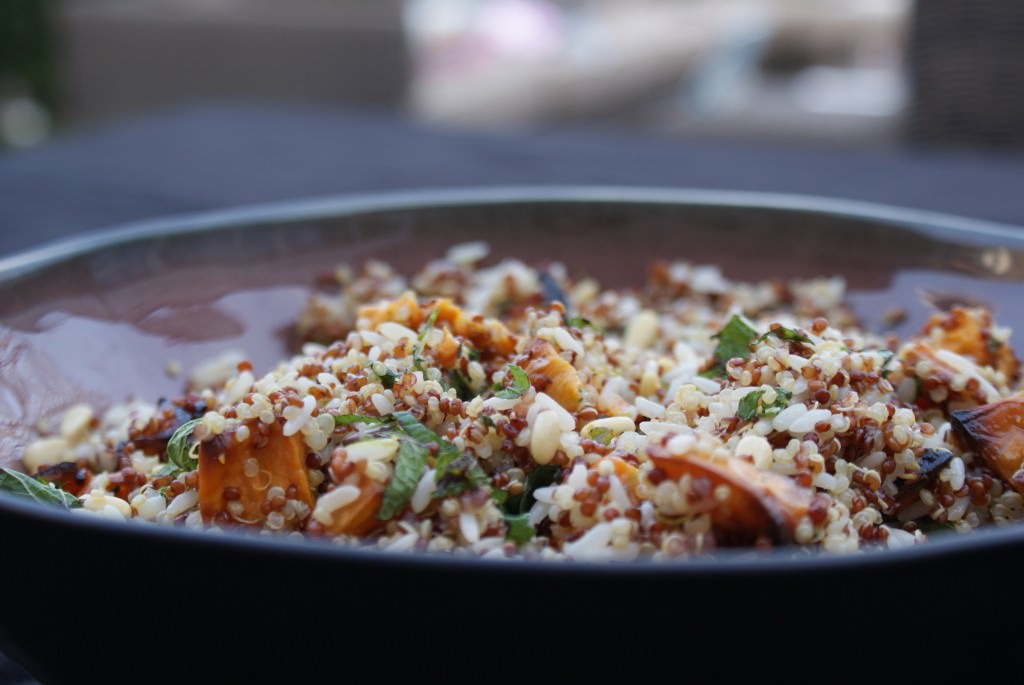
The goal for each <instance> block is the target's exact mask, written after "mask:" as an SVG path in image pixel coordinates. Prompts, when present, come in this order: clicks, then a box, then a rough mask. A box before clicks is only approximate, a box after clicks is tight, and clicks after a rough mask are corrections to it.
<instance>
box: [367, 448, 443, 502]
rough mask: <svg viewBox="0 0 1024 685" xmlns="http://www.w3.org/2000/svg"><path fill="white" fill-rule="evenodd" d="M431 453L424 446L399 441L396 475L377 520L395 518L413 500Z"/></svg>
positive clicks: (390, 482) (385, 495)
mask: <svg viewBox="0 0 1024 685" xmlns="http://www.w3.org/2000/svg"><path fill="white" fill-rule="evenodd" d="M429 457H430V451H429V450H428V449H427V448H426V447H424V446H423V445H421V444H419V443H417V442H415V441H413V440H408V439H403V440H399V442H398V456H397V457H395V473H394V475H393V476H392V477H391V480H390V481H388V487H387V489H385V490H384V499H383V501H382V502H381V505H380V511H379V512H377V518H378V519H380V520H381V521H387V520H390V519H392V518H394V516H395V514H397V513H398V512H400V511H401V510H402V509H403V508H404V507H405V505H406V503H408V501H409V500H410V499H412V494H413V492H414V491H415V490H416V485H417V484H418V483H419V482H420V477H421V476H422V475H423V471H424V469H426V467H427V460H428V459H429Z"/></svg>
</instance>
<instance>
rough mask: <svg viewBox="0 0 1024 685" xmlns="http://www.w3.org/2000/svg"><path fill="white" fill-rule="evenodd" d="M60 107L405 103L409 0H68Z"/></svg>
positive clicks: (110, 113) (61, 39)
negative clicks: (405, 24) (405, 25)
mask: <svg viewBox="0 0 1024 685" xmlns="http://www.w3.org/2000/svg"><path fill="white" fill-rule="evenodd" d="M56 35H57V55H56V64H57V69H56V71H57V74H58V81H59V82H58V107H59V117H60V120H61V121H62V122H64V123H73V124H77V123H82V122H95V121H102V120H110V119H116V118H119V117H123V116H128V115H137V114H141V113H145V112H148V111H153V110H157V109H160V108H165V107H168V106H180V105H186V104H190V103H196V102H202V101H220V102H223V101H235V102H237V101H256V102H281V101H287V102H300V103H319V104H334V105H346V104H358V105H371V106H382V107H401V106H402V105H403V104H404V101H405V96H406V89H407V82H408V79H409V72H410V66H409V56H408V50H407V49H406V40H405V33H404V28H403V24H402V0H66V1H65V2H63V3H60V4H59V6H58V8H57V13H56Z"/></svg>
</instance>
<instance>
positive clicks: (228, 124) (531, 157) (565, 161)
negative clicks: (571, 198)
mask: <svg viewBox="0 0 1024 685" xmlns="http://www.w3.org/2000/svg"><path fill="white" fill-rule="evenodd" d="M553 184H573V185H578V184H603V185H631V186H659V187H692V188H720V189H733V190H756V191H774V192H785V193H800V194H810V195H822V196H833V197H842V198H850V199H856V200H867V201H872V202H882V203H888V204H895V205H902V206H907V207H914V208H920V209H928V210H933V211H942V212H949V213H954V214H960V215H964V216H970V217H975V218H982V219H989V220H994V221H1001V222H1007V223H1013V224H1018V225H1022V226H1024V158H1019V157H1011V156H1002V155H998V154H992V153H989V154H982V153H977V152H965V151H958V152H952V151H921V150H917V151H911V150H888V151H881V150H822V149H794V148H793V147H791V146H780V145H775V146H773V145H754V144H749V143H724V142H707V141H696V140H687V139H667V138H658V137H653V136H643V135H639V134H628V133H624V132H611V131H606V130H595V129H560V130H548V131H543V132H536V133H531V134H511V133H509V134H497V133H483V132H475V133H474V132H465V131H452V130H439V129H432V128H427V127H423V126H418V125H414V124H411V123H409V122H407V121H403V120H401V119H398V118H396V117H393V116H391V115H383V114H375V113H353V112H338V111H325V110H311V109H294V108H271V107H253V106H244V107H243V106H221V107H207V108H203V109H193V110H186V111H180V112H174V113H169V114H166V115H163V116H160V117H157V118H150V119H146V120H142V121H137V122H133V123H129V124H123V125H120V126H117V127H113V128H108V129H100V130H93V131H87V132H79V133H75V134H70V135H67V136H65V137H63V138H60V139H58V140H57V141H55V142H53V143H51V144H49V145H46V146H44V147H41V148H38V149H33V150H28V151H24V152H11V153H7V154H4V155H0V255H4V254H8V253H10V252H14V251H18V250H22V249H26V248H29V247H31V246H33V245H37V244H39V243H42V242H46V241H51V240H57V239H59V238H61V237H64V236H68V235H71V234H74V233H77V232H82V231H91V230H97V229H101V228H104V227H106V226H111V225H114V224H117V223H120V222H126V221H134V220H138V219H146V218H151V217H156V216H162V215H170V214H184V213H189V212H196V211H202V210H207V209H218V208H224V207H229V206H233V205H241V204H250V203H261V204H262V203H266V202H272V201H276V200H289V199H297V198H303V197H311V196H324V195H333V194H339V193H353V192H365V191H379V190H395V189H410V188H439V187H458V186H493V185H553ZM31 682H33V681H32V680H31V679H30V678H29V677H28V676H26V675H25V674H24V673H22V672H21V671H20V670H19V669H17V667H16V666H14V665H13V664H12V663H11V662H10V661H7V660H5V659H4V657H3V656H2V655H0V685H11V684H14V683H18V684H19V685H20V684H22V683H31Z"/></svg>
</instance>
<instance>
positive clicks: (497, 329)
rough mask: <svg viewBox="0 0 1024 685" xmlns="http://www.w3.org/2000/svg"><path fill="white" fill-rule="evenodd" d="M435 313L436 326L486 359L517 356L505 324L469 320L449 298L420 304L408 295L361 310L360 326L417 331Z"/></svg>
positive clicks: (511, 337) (511, 336)
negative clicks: (392, 324) (398, 326)
mask: <svg viewBox="0 0 1024 685" xmlns="http://www.w3.org/2000/svg"><path fill="white" fill-rule="evenodd" d="M434 311H436V312H437V318H436V319H435V320H434V325H435V326H439V327H442V328H447V329H448V330H450V331H451V332H452V333H453V334H454V335H456V336H458V337H461V338H465V339H466V340H468V341H470V342H471V343H472V344H473V347H474V348H476V349H477V350H478V351H479V352H480V354H481V355H482V356H484V357H507V356H509V355H511V354H514V353H515V351H516V342H517V341H516V337H515V336H514V335H512V333H510V332H509V330H508V329H507V328H506V327H505V324H503V323H501V322H500V321H498V320H497V319H486V318H484V317H483V316H469V315H468V314H466V313H465V312H464V311H462V309H461V308H460V307H459V306H458V305H456V304H455V303H454V302H452V301H451V300H449V299H447V298H440V299H436V300H431V301H428V302H424V303H423V304H419V303H418V302H417V301H416V298H415V296H413V294H412V293H411V292H407V293H405V294H404V295H402V296H401V297H399V298H398V299H397V300H392V301H391V302H385V303H383V304H380V305H375V306H372V307H362V308H361V309H360V310H359V317H358V322H359V325H360V326H362V327H366V328H370V329H374V328H376V327H377V326H379V325H380V324H382V323H384V322H385V321H394V322H395V323H400V324H402V325H403V326H407V327H409V328H411V329H413V330H417V329H419V327H420V326H421V325H422V324H423V322H425V321H427V320H428V319H429V318H430V315H431V313H432V312H434ZM443 344H444V343H442V345H443ZM442 354H444V352H443V351H442Z"/></svg>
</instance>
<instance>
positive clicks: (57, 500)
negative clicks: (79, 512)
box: [0, 468, 82, 509]
mask: <svg viewBox="0 0 1024 685" xmlns="http://www.w3.org/2000/svg"><path fill="white" fill-rule="evenodd" d="M0 491H3V492H9V493H11V494H12V495H17V496H18V497H26V498H28V499H32V500H35V501H36V502H38V503H40V504H45V505H48V506H59V507H63V508H65V509H77V508H78V507H81V506H82V503H81V502H80V501H79V499H78V498H77V497H75V496H74V495H72V494H71V493H70V492H67V491H66V490H62V489H61V488H58V487H57V486H55V485H51V484H50V483H46V482H43V481H41V480H37V479H35V478H33V477H32V476H29V475H27V474H24V473H21V472H20V471H14V470H12V469H8V468H0Z"/></svg>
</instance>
